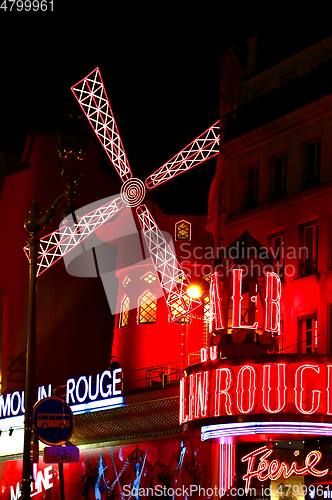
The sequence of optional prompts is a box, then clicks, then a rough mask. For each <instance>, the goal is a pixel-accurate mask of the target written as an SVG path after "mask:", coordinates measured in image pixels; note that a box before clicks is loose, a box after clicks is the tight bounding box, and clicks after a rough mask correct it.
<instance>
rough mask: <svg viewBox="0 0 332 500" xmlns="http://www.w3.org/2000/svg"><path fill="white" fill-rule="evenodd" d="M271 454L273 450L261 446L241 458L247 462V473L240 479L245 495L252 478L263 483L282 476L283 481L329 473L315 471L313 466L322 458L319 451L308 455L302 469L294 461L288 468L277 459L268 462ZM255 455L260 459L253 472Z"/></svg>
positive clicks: (286, 464) (326, 471) (296, 452)
mask: <svg viewBox="0 0 332 500" xmlns="http://www.w3.org/2000/svg"><path fill="white" fill-rule="evenodd" d="M272 453H273V450H270V449H268V447H267V446H262V447H261V448H258V449H257V450H255V451H252V452H251V453H248V455H245V456H244V457H242V458H241V461H242V462H248V466H247V472H246V474H244V476H243V478H242V479H243V480H244V481H245V483H246V485H245V491H246V493H248V491H249V489H250V485H251V481H252V478H254V477H257V479H258V480H259V481H265V480H267V479H271V480H276V479H279V478H280V477H281V476H283V477H284V479H288V478H289V477H290V476H292V475H294V476H304V475H307V474H310V475H312V476H316V477H323V476H325V475H326V474H328V472H329V469H325V470H322V471H320V470H317V469H315V465H317V464H318V462H319V461H320V460H321V458H322V454H321V452H320V451H317V450H315V451H311V452H310V453H308V455H307V456H306V458H305V467H303V468H302V469H301V468H300V467H298V464H297V462H296V461H294V462H293V463H292V465H291V466H289V464H288V463H287V462H280V461H279V460H277V459H274V460H272V461H271V462H269V460H268V458H269V457H270V456H271V454H272ZM298 454H299V452H298V451H295V452H294V455H295V456H297V455H298ZM257 455H262V456H261V457H260V459H259V463H258V466H257V469H256V470H255V469H254V466H255V461H256V457H257Z"/></svg>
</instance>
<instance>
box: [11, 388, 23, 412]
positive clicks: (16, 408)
mask: <svg viewBox="0 0 332 500" xmlns="http://www.w3.org/2000/svg"><path fill="white" fill-rule="evenodd" d="M15 397H16V399H17V403H16V405H15V404H14V399H15ZM20 410H21V396H20V393H19V392H18V391H15V392H13V394H12V397H11V402H10V411H11V414H12V415H17V414H18V413H19V412H20Z"/></svg>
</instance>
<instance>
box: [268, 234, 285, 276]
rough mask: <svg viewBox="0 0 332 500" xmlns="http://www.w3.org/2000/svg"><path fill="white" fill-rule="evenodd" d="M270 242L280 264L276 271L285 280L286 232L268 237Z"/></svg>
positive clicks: (274, 257) (270, 246) (273, 253)
mask: <svg viewBox="0 0 332 500" xmlns="http://www.w3.org/2000/svg"><path fill="white" fill-rule="evenodd" d="M268 244H269V249H270V252H271V254H272V256H273V259H274V260H275V261H276V264H277V266H278V268H277V269H275V272H276V273H277V274H278V275H279V276H280V279H281V281H282V282H283V281H284V271H285V233H284V232H280V233H277V234H275V235H272V236H270V237H269V238H268Z"/></svg>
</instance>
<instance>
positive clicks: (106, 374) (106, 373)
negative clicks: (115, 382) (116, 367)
mask: <svg viewBox="0 0 332 500" xmlns="http://www.w3.org/2000/svg"><path fill="white" fill-rule="evenodd" d="M105 377H108V378H109V379H110V381H111V382H112V374H111V372H110V371H109V370H105V371H104V372H103V373H102V374H101V377H100V389H99V390H100V394H101V396H102V397H103V398H108V396H112V384H109V385H108V386H107V391H106V392H105V391H104V387H103V382H104V378H105Z"/></svg>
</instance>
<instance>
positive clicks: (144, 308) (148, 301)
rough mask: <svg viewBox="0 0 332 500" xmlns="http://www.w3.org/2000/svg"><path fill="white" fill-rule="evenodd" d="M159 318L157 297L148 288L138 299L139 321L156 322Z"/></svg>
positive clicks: (141, 322)
mask: <svg viewBox="0 0 332 500" xmlns="http://www.w3.org/2000/svg"><path fill="white" fill-rule="evenodd" d="M156 318H157V297H156V296H155V295H153V293H151V292H149V290H146V291H145V292H144V293H143V295H141V296H140V298H139V299H138V311H137V323H138V324H143V323H155V322H156Z"/></svg>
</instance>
